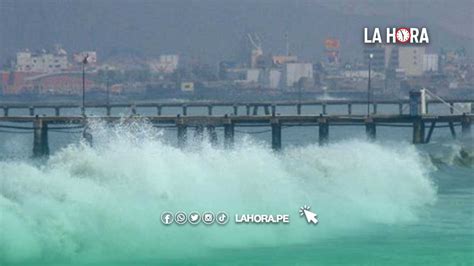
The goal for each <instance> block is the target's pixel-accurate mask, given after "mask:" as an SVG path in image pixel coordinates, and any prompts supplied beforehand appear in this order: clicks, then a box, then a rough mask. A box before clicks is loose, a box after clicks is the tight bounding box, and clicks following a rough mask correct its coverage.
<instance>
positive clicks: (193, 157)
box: [0, 123, 474, 265]
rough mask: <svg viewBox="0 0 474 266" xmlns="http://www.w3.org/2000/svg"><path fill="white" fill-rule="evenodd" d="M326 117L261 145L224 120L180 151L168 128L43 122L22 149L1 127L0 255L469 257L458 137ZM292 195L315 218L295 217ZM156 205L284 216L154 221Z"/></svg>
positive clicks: (325, 260) (339, 260)
mask: <svg viewBox="0 0 474 266" xmlns="http://www.w3.org/2000/svg"><path fill="white" fill-rule="evenodd" d="M241 130H242V131H248V132H249V133H252V132H258V131H261V129H258V128H256V129H255V128H251V129H241ZM330 130H331V131H330V132H331V133H330V134H331V135H330V137H331V143H330V144H329V145H327V146H324V147H319V146H317V145H315V144H314V143H316V142H317V128H311V127H310V128H286V129H284V130H283V145H284V150H283V151H282V152H280V153H274V152H272V151H271V149H270V148H269V145H268V140H269V133H268V132H265V133H262V134H249V133H243V132H242V133H238V134H237V141H236V145H235V148H234V149H233V150H230V151H229V150H224V149H223V148H222V143H221V142H220V143H219V144H218V145H217V146H213V145H211V144H210V143H208V142H207V141H206V140H204V141H201V140H198V139H194V138H192V137H190V141H189V143H188V146H187V147H186V148H185V149H184V150H180V149H177V148H176V147H175V144H176V143H175V142H176V141H175V135H176V132H175V131H172V130H160V129H156V128H152V127H151V126H150V125H148V124H146V123H137V124H132V125H130V124H127V125H125V124H124V125H117V126H115V127H113V128H110V127H107V126H105V125H103V124H101V123H97V124H94V125H92V133H93V136H94V146H93V147H90V146H88V145H87V144H85V143H84V142H82V141H81V139H80V134H73V135H66V134H63V133H52V134H51V135H50V142H51V149H52V156H51V157H50V158H49V159H48V160H46V161H33V160H31V159H30V158H29V154H30V152H31V136H30V135H19V134H2V135H3V136H5V137H2V138H1V140H0V149H1V150H2V151H4V153H3V154H4V155H3V156H2V159H1V161H0V229H1V231H0V264H1V265H473V264H474V235H473V234H474V205H473V202H474V177H473V156H472V151H473V143H472V136H471V137H469V136H468V137H467V138H465V139H458V140H452V139H451V138H450V135H449V131H448V130H446V129H437V131H435V135H434V136H433V142H432V143H431V144H428V145H423V146H416V147H415V146H413V145H411V144H410V143H409V140H410V137H411V132H410V130H409V129H404V128H396V129H393V128H378V131H377V134H378V137H379V138H378V139H379V140H378V141H376V142H368V141H366V140H365V137H364V129H363V128H358V127H343V128H342V127H341V128H331V129H330ZM239 132H240V131H239ZM190 133H191V135H192V132H190ZM218 133H219V138H220V139H221V134H222V132H220V131H219V132H218ZM461 150H463V151H465V152H464V153H462V154H464V155H463V156H461V153H460V151H461ZM304 204H308V205H311V207H312V210H313V211H315V212H316V213H317V214H318V218H319V224H318V225H316V226H313V225H308V224H307V223H306V222H305V221H304V219H303V218H301V217H299V216H298V209H299V207H301V206H302V205H304ZM164 210H167V211H173V212H176V211H179V210H182V211H185V212H191V211H196V210H197V211H199V212H203V211H207V210H210V211H214V212H218V211H220V210H224V211H226V212H227V213H229V214H230V215H231V216H232V215H233V214H236V213H288V214H290V217H291V219H290V220H291V222H290V224H288V225H237V224H235V223H234V222H233V221H230V222H229V223H228V224H227V225H225V226H217V225H212V226H204V225H203V224H199V225H197V226H191V225H189V224H188V225H183V226H178V225H175V224H174V225H171V226H164V225H163V224H162V223H161V222H160V214H161V212H162V211H164Z"/></svg>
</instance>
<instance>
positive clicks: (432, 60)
mask: <svg viewBox="0 0 474 266" xmlns="http://www.w3.org/2000/svg"><path fill="white" fill-rule="evenodd" d="M438 61H439V60H438V55H437V54H425V55H424V56H423V72H438V66H439V63H438Z"/></svg>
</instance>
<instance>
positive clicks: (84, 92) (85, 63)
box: [81, 54, 89, 116]
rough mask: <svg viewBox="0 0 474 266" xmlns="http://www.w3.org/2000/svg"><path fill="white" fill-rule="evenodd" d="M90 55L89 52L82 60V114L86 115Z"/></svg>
mask: <svg viewBox="0 0 474 266" xmlns="http://www.w3.org/2000/svg"><path fill="white" fill-rule="evenodd" d="M88 58H89V55H88V54H87V55H86V56H85V57H84V59H83V60H82V108H81V113H82V116H85V115H86V65H87V62H88V61H87V60H88Z"/></svg>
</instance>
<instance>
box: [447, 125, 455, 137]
mask: <svg viewBox="0 0 474 266" xmlns="http://www.w3.org/2000/svg"><path fill="white" fill-rule="evenodd" d="M449 130H450V131H451V136H452V137H453V139H456V130H455V129H454V123H453V122H449Z"/></svg>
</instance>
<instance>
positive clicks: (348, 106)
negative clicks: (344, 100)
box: [347, 104, 352, 115]
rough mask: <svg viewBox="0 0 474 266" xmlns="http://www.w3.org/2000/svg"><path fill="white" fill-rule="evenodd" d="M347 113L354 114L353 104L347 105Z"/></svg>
mask: <svg viewBox="0 0 474 266" xmlns="http://www.w3.org/2000/svg"><path fill="white" fill-rule="evenodd" d="M347 114H349V115H351V114H352V104H348V105H347Z"/></svg>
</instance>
